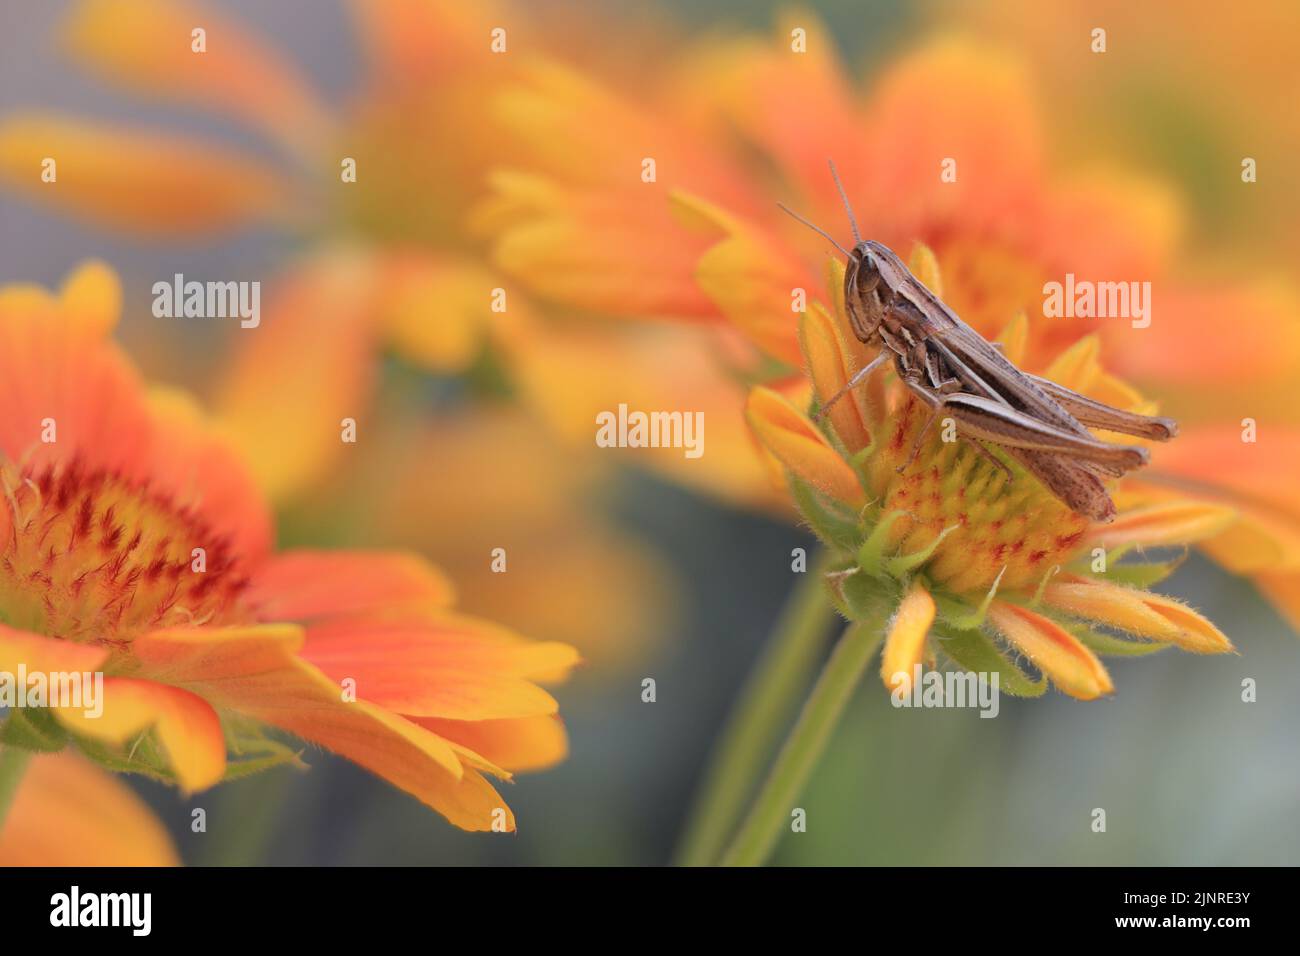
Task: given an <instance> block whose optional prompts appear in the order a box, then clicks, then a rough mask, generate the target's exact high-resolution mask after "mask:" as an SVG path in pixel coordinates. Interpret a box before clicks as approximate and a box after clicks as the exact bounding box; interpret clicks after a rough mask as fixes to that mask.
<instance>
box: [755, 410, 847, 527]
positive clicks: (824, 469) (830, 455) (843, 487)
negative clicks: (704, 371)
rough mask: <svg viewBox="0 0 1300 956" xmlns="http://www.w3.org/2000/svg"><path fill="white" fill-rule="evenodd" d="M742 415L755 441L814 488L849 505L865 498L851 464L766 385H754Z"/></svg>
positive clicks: (804, 418) (807, 421) (802, 416)
mask: <svg viewBox="0 0 1300 956" xmlns="http://www.w3.org/2000/svg"><path fill="white" fill-rule="evenodd" d="M745 418H746V420H747V421H748V422H749V427H750V428H752V429H753V430H754V434H755V435H756V436H757V437H758V440H759V441H760V442H762V443H763V445H764V446H765V447H766V448H767V450H768V451H770V452H771V453H772V454H773V455H775V456H776V458H777V460H779V461H780V462H781V464H783V465H784V466H785V467H786V468H789V469H790V470H791V471H792V472H794V473H795V474H796V475H798V476H799V477H800V478H803V479H804V480H805V481H807V482H809V483H810V484H812V485H813V486H815V487H816V488H819V489H820V490H821V491H823V492H825V493H826V494H828V495H830V496H831V497H833V498H838V499H839V500H841V501H845V502H848V503H849V504H852V505H855V506H856V505H861V504H862V503H863V502H864V501H865V500H866V495H865V494H864V493H863V490H862V484H861V482H860V481H858V476H857V475H856V474H854V471H853V469H852V467H850V465H849V463H848V462H846V461H845V460H844V459H843V458H842V457H840V454H839V452H837V451H836V450H835V449H834V448H832V447H831V445H830V443H829V442H828V441H827V440H826V438H825V436H823V435H822V433H821V432H820V431H818V430H817V428H816V426H815V425H813V423H812V422H810V421H809V420H808V418H807V417H806V416H805V415H803V413H801V412H800V411H799V410H798V409H796V408H795V407H794V406H793V405H791V404H790V402H789V401H788V400H787V399H785V398H784V397H783V396H782V395H780V394H779V393H777V392H775V391H773V390H772V389H770V388H761V387H760V388H755V389H753V390H752V391H751V392H750V393H749V401H748V402H747V403H746V405H745Z"/></svg>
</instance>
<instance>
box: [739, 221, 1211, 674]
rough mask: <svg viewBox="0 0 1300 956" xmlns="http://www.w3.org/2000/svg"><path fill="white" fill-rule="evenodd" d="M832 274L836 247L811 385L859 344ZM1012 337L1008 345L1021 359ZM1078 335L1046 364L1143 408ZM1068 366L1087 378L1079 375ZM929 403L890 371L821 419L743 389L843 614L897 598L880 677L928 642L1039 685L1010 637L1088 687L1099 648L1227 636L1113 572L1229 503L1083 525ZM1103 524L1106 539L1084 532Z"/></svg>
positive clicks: (818, 386)
mask: <svg viewBox="0 0 1300 956" xmlns="http://www.w3.org/2000/svg"><path fill="white" fill-rule="evenodd" d="M912 268H913V270H914V271H916V272H917V274H918V276H920V277H922V278H923V281H926V282H927V284H929V285H931V286H932V287H934V286H938V285H939V284H940V280H939V277H938V274H937V273H936V272H935V271H934V269H935V267H934V258H933V256H932V255H931V254H930V252H929V250H928V249H926V248H925V247H923V246H921V247H918V250H917V252H916V254H915V255H914V256H913V261H912ZM843 282H844V268H843V265H842V264H841V263H840V262H838V261H833V262H832V267H831V270H830V287H831V290H832V291H831V294H830V299H831V301H832V302H834V303H835V312H834V313H831V312H829V311H827V310H825V309H823V308H822V307H821V306H820V305H814V306H813V307H812V308H811V309H810V310H809V311H808V312H806V313H805V314H804V315H803V316H802V317H801V320H800V336H801V339H802V342H803V352H804V357H805V362H806V365H807V368H808V369H809V373H810V375H811V377H812V381H813V387H814V390H815V394H816V396H817V399H818V401H819V402H824V401H826V400H827V399H829V398H830V397H831V396H833V395H835V394H836V393H838V392H839V391H840V389H841V388H843V387H844V385H845V383H846V382H847V381H848V380H849V379H850V378H851V377H852V375H853V373H854V372H855V371H856V370H857V369H859V368H862V367H863V366H864V365H865V364H866V363H867V362H868V361H870V358H871V356H869V355H868V354H866V347H865V346H863V345H862V344H861V343H860V342H858V341H857V339H856V338H855V337H854V335H853V332H852V328H851V326H850V324H849V320H848V316H847V314H846V312H845V311H844V307H843V297H842V294H841V292H840V291H839V290H841V289H842V288H843ZM1015 338H1017V336H1011V337H1009V339H1010V341H1008V342H1006V343H1005V344H1004V347H1007V348H1008V351H1009V352H1010V353H1011V356H1012V358H1013V359H1018V358H1019V357H1020V356H1019V355H1017V354H1016V353H1017V352H1018V348H1017V347H1016V345H1015V342H1014V339H1015ZM1091 344H1092V343H1091V342H1090V341H1089V340H1085V341H1084V342H1083V343H1080V345H1079V346H1076V347H1075V348H1073V349H1071V350H1068V351H1067V352H1066V353H1064V354H1063V355H1062V356H1061V357H1060V358H1059V359H1058V361H1057V362H1056V363H1054V365H1053V366H1052V371H1051V372H1049V377H1054V378H1057V379H1058V380H1061V381H1062V383H1063V384H1065V385H1067V386H1069V387H1072V388H1076V389H1077V388H1081V387H1082V390H1083V391H1084V392H1085V394H1088V395H1089V396H1090V397H1093V398H1097V399H1101V400H1105V401H1108V402H1116V401H1121V402H1122V404H1123V405H1125V406H1126V407H1129V408H1132V409H1134V410H1137V409H1139V408H1145V405H1144V404H1143V403H1142V402H1140V400H1139V399H1138V398H1137V396H1136V395H1134V394H1132V393H1131V392H1130V391H1128V390H1127V388H1126V387H1125V386H1123V385H1122V383H1120V382H1118V381H1117V380H1114V379H1111V378H1109V377H1108V376H1105V375H1104V374H1101V373H1099V372H1097V370H1096V369H1095V367H1094V366H1095V349H1093V348H1092V347H1091ZM1085 369H1086V370H1087V371H1088V373H1090V374H1088V375H1085V374H1084V372H1083V370H1085ZM1081 377H1087V378H1088V379H1089V381H1090V385H1089V386H1086V387H1084V386H1081V382H1080V378H1081ZM928 418H929V409H927V408H925V407H924V406H923V405H921V403H920V402H919V401H917V400H916V399H915V398H913V397H912V396H911V394H910V393H909V392H907V391H906V390H905V389H903V387H902V386H901V385H900V384H899V383H898V382H897V380H896V379H895V378H892V377H891V376H890V375H888V374H886V373H879V374H877V375H876V376H874V377H873V378H871V379H870V380H868V382H867V383H865V384H864V385H863V387H861V388H859V389H856V390H855V391H854V392H853V393H852V395H851V396H848V397H845V398H844V399H843V400H842V401H840V402H838V403H837V404H835V405H833V406H832V407H831V408H830V410H829V412H828V415H827V419H828V421H829V428H828V429H827V431H826V432H822V431H821V430H820V429H819V428H818V427H817V426H816V425H815V424H814V423H813V422H812V421H811V420H810V419H809V418H808V417H807V416H806V415H804V414H803V413H802V412H800V411H799V410H798V409H797V408H796V407H795V406H793V405H792V404H791V403H790V402H788V401H783V400H780V399H779V398H778V397H777V396H776V395H775V394H774V393H772V392H770V391H768V390H767V389H763V388H756V389H754V391H753V392H752V393H751V396H750V400H749V420H750V422H751V425H752V426H753V428H754V432H755V434H756V436H757V437H758V439H759V440H760V441H762V442H763V444H764V445H765V446H766V447H767V449H768V450H769V451H770V452H771V453H772V454H773V455H774V456H775V457H776V458H777V459H778V460H779V461H780V462H781V464H782V465H783V466H784V467H785V468H786V469H787V471H788V474H789V484H790V488H791V491H792V493H793V494H794V497H795V500H796V501H797V502H798V503H799V505H800V508H801V510H802V512H803V515H804V517H805V519H806V520H807V521H808V523H809V524H810V525H811V526H812V527H813V529H814V530H815V531H816V532H817V533H818V535H819V536H820V537H821V538H822V539H823V540H824V541H825V543H826V544H827V545H828V546H830V547H831V548H833V549H834V550H835V551H836V552H838V553H839V554H840V555H841V560H840V562H839V564H838V566H837V567H836V568H835V570H834V571H833V572H832V573H831V574H830V575H829V579H830V580H831V581H832V582H833V584H834V590H835V592H836V596H837V601H838V604H839V606H840V609H841V611H842V612H843V613H844V614H845V615H846V616H847V617H849V618H850V619H854V620H856V619H860V618H865V617H868V616H870V615H872V614H875V613H877V612H878V610H879V608H880V607H881V606H896V607H897V612H896V613H895V614H894V616H893V619H892V621H891V623H890V625H889V628H888V633H887V637H886V640H885V646H884V651H883V662H882V671H881V673H882V677H883V678H884V681H885V683H886V686H888V687H890V688H891V689H893V690H897V689H898V688H899V687H900V686H903V685H905V684H906V682H908V681H910V679H911V677H910V675H911V674H912V673H913V668H914V667H916V666H917V665H921V664H922V663H925V662H932V661H935V660H936V659H938V658H940V657H942V658H944V659H947V660H951V661H952V662H954V663H955V664H957V665H958V666H961V667H965V668H968V669H970V670H976V671H995V672H998V673H999V674H1000V675H1001V682H1000V686H1001V688H1002V689H1003V690H1006V691H1008V692H1010V693H1018V694H1036V693H1041V692H1042V691H1043V690H1044V689H1045V686H1046V684H1045V682H1044V681H1043V680H1036V679H1034V678H1033V677H1032V676H1030V675H1029V674H1027V673H1025V672H1024V671H1023V670H1022V669H1021V668H1020V667H1019V665H1018V664H1017V663H1016V662H1015V657H1016V656H1017V655H1019V656H1023V657H1024V658H1026V659H1027V660H1028V661H1029V662H1030V663H1032V664H1033V666H1034V668H1035V669H1036V670H1037V671H1038V672H1039V673H1040V674H1041V675H1042V676H1043V677H1044V678H1047V679H1050V680H1051V681H1052V682H1053V683H1054V684H1055V685H1056V686H1057V687H1058V688H1059V689H1060V690H1061V691H1062V692H1064V693H1066V694H1069V695H1070V696H1073V697H1078V698H1081V699H1085V700H1087V699H1092V698H1095V697H1099V696H1101V695H1103V694H1108V693H1110V692H1111V691H1112V689H1113V686H1112V683H1111V679H1110V676H1109V674H1108V673H1107V671H1106V668H1105V666H1104V665H1103V664H1102V663H1101V660H1100V655H1104V654H1141V653H1146V652H1149V651H1155V650H1159V649H1161V648H1162V647H1167V646H1170V645H1174V646H1177V647H1181V648H1183V649H1184V650H1189V651H1194V652H1197V653H1224V652H1227V651H1231V650H1232V644H1231V643H1230V642H1229V641H1228V639H1227V637H1225V636H1224V635H1223V634H1222V633H1221V632H1220V631H1219V630H1218V629H1217V628H1216V627H1215V626H1214V625H1213V624H1211V623H1210V622H1209V621H1207V620H1206V619H1205V618H1204V617H1202V616H1201V615H1200V614H1198V613H1197V612H1196V611H1194V610H1192V609H1191V608H1189V607H1187V606H1185V605H1183V604H1180V603H1178V602H1177V601H1174V600H1173V599H1171V598H1168V597H1164V596H1162V595H1159V594H1155V593H1152V592H1149V591H1146V590H1143V589H1142V588H1141V587H1137V586H1133V584H1132V583H1126V582H1135V581H1140V582H1142V583H1143V584H1149V583H1154V582H1155V581H1157V580H1159V579H1160V578H1161V577H1163V575H1164V574H1166V573H1168V571H1169V570H1172V568H1171V567H1166V566H1163V565H1160V564H1158V563H1154V562H1143V561H1138V562H1122V563H1121V562H1120V560H1119V559H1120V558H1121V557H1122V556H1124V554H1125V553H1126V552H1128V551H1130V550H1132V549H1134V548H1137V549H1139V550H1140V549H1141V548H1142V547H1144V546H1155V545H1162V546H1164V545H1185V544H1190V543H1192V542H1195V541H1199V540H1203V539H1205V538H1206V537H1209V536H1212V535H1214V534H1216V533H1218V532H1219V531H1221V530H1222V529H1223V528H1224V527H1225V526H1226V525H1227V524H1229V523H1230V522H1231V521H1232V520H1233V518H1234V515H1233V513H1232V512H1231V511H1230V510H1228V509H1225V508H1222V507H1219V506H1216V505H1213V504H1209V503H1202V502H1197V501H1195V500H1191V499H1182V500H1179V501H1177V502H1176V503H1175V502H1170V503H1169V504H1168V505H1167V506H1166V508H1165V509H1164V510H1163V511H1161V512H1157V513H1153V512H1150V511H1148V512H1146V513H1145V514H1143V515H1142V519H1143V520H1131V518H1132V516H1131V515H1130V514H1128V513H1121V514H1120V516H1119V518H1118V519H1117V521H1116V522H1115V523H1114V524H1105V525H1093V524H1091V523H1090V522H1089V521H1088V520H1087V519H1086V518H1083V517H1081V516H1079V515H1077V514H1075V513H1073V512H1072V511H1070V510H1069V509H1068V508H1067V507H1066V506H1065V505H1064V504H1062V503H1061V502H1060V501H1058V500H1057V499H1056V498H1055V497H1053V496H1052V495H1051V494H1050V493H1049V492H1048V491H1047V490H1046V489H1045V488H1044V487H1043V486H1042V485H1041V484H1040V483H1039V482H1038V481H1037V479H1035V478H1034V477H1033V476H1031V475H1030V474H1028V473H1027V472H1026V471H1025V470H1024V469H1022V468H1020V467H1019V466H1018V465H1017V464H1016V463H1015V462H1009V463H1007V467H1008V468H1009V469H1010V470H1011V474H1012V477H1011V478H1010V479H1009V480H1008V479H1007V477H1006V474H1004V472H1003V470H1002V468H1001V467H1000V466H998V465H995V464H993V463H991V462H990V461H989V460H988V459H987V458H985V457H984V456H982V455H981V454H979V452H978V450H977V449H976V448H974V447H973V446H972V445H970V444H969V443H967V442H964V441H959V442H946V441H944V440H943V437H942V435H940V434H939V433H937V432H934V431H933V430H932V431H931V432H930V433H929V434H928V435H927V434H924V433H923V432H922V429H923V428H924V427H925V425H926V422H927V420H928ZM918 442H919V443H920V444H919V448H918V453H917V455H916V458H915V460H913V459H912V450H913V448H914V447H917V443H918ZM1116 529H1120V530H1116ZM1103 539H1104V540H1106V542H1107V544H1106V545H1105V546H1104V547H1103V546H1098V545H1097V543H1096V542H1097V541H1099V540H1103ZM1098 627H1100V628H1104V629H1107V630H1109V631H1118V632H1122V633H1125V634H1128V635H1132V636H1133V637H1135V638H1138V640H1127V639H1121V638H1118V637H1115V636H1111V635H1109V634H1106V633H1103V632H1101V631H1098V630H1096V628H1098Z"/></svg>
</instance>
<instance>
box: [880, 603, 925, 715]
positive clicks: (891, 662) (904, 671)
mask: <svg viewBox="0 0 1300 956" xmlns="http://www.w3.org/2000/svg"><path fill="white" fill-rule="evenodd" d="M934 612H935V607H934V598H932V597H931V596H930V592H929V591H927V590H926V589H925V586H924V585H923V584H922V583H921V582H920V580H916V581H913V582H912V586H911V587H910V588H908V591H907V594H905V595H904V596H903V600H902V602H901V603H900V604H899V605H898V611H897V612H895V614H894V618H893V620H892V621H890V622H889V632H888V633H887V634H886V635H885V650H884V653H883V654H882V655H881V661H880V676H881V678H882V679H883V680H884V682H885V686H886V687H887V688H889V689H890V690H891V691H892V690H896V689H897V688H899V687H900V686H902V687H909V686H910V685H911V681H912V672H913V668H915V666H916V665H917V664H920V663H921V662H922V660H923V659H924V657H925V648H926V637H927V636H929V633H930V625H931V624H933V623H934Z"/></svg>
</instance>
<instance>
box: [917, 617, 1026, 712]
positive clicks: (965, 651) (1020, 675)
mask: <svg viewBox="0 0 1300 956" xmlns="http://www.w3.org/2000/svg"><path fill="white" fill-rule="evenodd" d="M933 632H934V634H935V635H936V636H937V637H938V638H939V640H938V641H937V642H936V644H937V646H938V648H939V650H941V651H943V653H944V654H946V655H947V656H948V657H950V658H951V659H952V660H953V661H954V662H955V663H956V664H958V665H960V666H961V667H964V668H966V670H968V671H974V672H976V673H978V674H997V675H998V692H999V693H1007V694H1010V695H1011V696H1012V697H1041V696H1042V695H1043V694H1044V693H1046V691H1047V677H1046V676H1045V675H1039V677H1038V679H1037V680H1034V679H1033V678H1032V677H1030V676H1029V675H1028V674H1026V673H1025V672H1024V671H1022V670H1021V669H1020V668H1019V667H1017V666H1016V665H1015V664H1014V663H1013V662H1012V661H1011V660H1009V659H1008V658H1007V656H1006V655H1005V654H1003V653H1002V651H1001V650H999V649H998V647H997V645H996V644H994V643H993V641H992V639H990V638H989V636H988V635H987V634H985V633H984V632H983V631H981V630H978V629H971V630H958V629H957V628H955V627H951V626H948V625H945V624H938V623H936V624H935V625H934V628H933Z"/></svg>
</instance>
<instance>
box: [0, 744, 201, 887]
mask: <svg viewBox="0 0 1300 956" xmlns="http://www.w3.org/2000/svg"><path fill="white" fill-rule="evenodd" d="M179 862H180V857H179V856H178V855H177V853H176V847H175V846H173V845H172V841H171V837H169V836H168V835H167V830H166V828H164V827H163V825H162V824H161V823H160V822H159V821H158V819H157V818H156V817H155V816H154V815H153V813H152V811H150V809H149V808H148V807H147V806H146V805H145V803H144V801H142V800H141V799H140V798H139V797H137V796H136V795H135V794H134V793H133V792H132V791H131V788H130V787H128V786H127V785H126V784H125V783H123V782H122V781H121V780H118V779H117V778H116V777H114V776H113V775H112V774H109V773H106V772H104V771H103V770H100V769H99V768H98V767H96V766H95V765H94V764H92V763H90V762H89V761H88V760H85V759H83V758H81V757H78V756H77V755H76V754H73V753H60V754H38V755H35V756H33V757H32V758H31V762H30V763H29V764H28V766H27V769H26V770H25V772H24V774H23V778H22V782H21V786H20V788H19V790H18V793H17V794H16V795H15V797H14V801H13V804H12V805H11V806H10V807H9V812H8V814H7V815H6V816H5V818H4V825H3V827H0V866H176V865H177V864H178V863H179Z"/></svg>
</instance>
